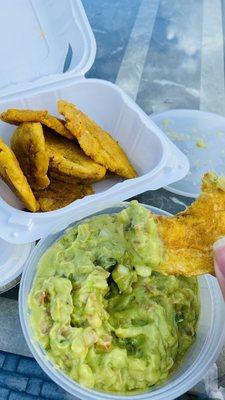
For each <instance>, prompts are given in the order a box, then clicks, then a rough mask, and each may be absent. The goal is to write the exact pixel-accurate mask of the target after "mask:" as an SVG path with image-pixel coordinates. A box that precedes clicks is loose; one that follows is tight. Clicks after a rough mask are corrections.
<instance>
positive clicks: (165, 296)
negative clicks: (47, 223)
mask: <svg viewBox="0 0 225 400" xmlns="http://www.w3.org/2000/svg"><path fill="white" fill-rule="evenodd" d="M162 260H163V246H162V243H161V241H160V238H159V236H158V232H157V224H156V222H155V221H154V220H153V218H152V217H151V214H150V213H149V212H148V211H147V210H146V209H145V208H144V207H143V206H141V205H139V204H138V203H137V202H131V203H130V206H129V207H128V208H127V209H124V210H123V211H122V212H120V213H118V214H111V215H100V216H97V217H94V218H92V219H89V220H86V221H85V222H83V223H81V224H80V225H78V226H76V227H73V228H71V229H69V230H68V231H67V232H66V233H65V234H64V235H63V236H62V237H61V238H60V239H59V240H58V241H57V242H56V243H55V244H54V245H53V246H52V247H51V248H50V249H49V250H48V251H46V253H45V254H44V255H43V256H42V258H41V260H40V262H39V266H38V271H37V274H36V277H35V280H34V283H33V287H32V290H31V293H30V295H29V307H30V318H31V324H32V328H33V331H34V334H35V337H36V339H37V340H38V341H39V342H40V343H41V344H42V345H43V347H44V348H45V349H46V352H47V354H48V356H49V357H50V358H51V359H52V360H53V362H55V364H56V365H57V366H58V367H59V368H60V369H61V370H62V371H64V372H65V373H66V374H68V375H69V376H70V377H71V378H72V379H74V380H75V381H77V382H79V383H80V384H81V385H83V386H86V387H89V388H96V389H99V390H104V391H114V392H129V391H134V390H135V391H139V390H140V391H142V390H145V389H147V388H148V387H150V386H152V385H155V384H158V383H160V382H161V381H163V380H165V379H166V378H167V377H168V375H169V373H170V371H171V369H172V368H174V366H176V364H177V363H178V362H179V361H180V360H181V358H182V357H183V355H184V354H185V352H186V351H187V350H188V348H189V347H190V346H191V344H192V343H193V341H194V339H195V335H196V325H197V321H198V315H199V300H198V284H197V280H196V279H195V278H185V277H175V276H166V275H162V274H161V273H160V272H159V271H160V263H161V262H162Z"/></svg>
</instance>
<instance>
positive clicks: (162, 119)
mask: <svg viewBox="0 0 225 400" xmlns="http://www.w3.org/2000/svg"><path fill="white" fill-rule="evenodd" d="M151 119H152V120H153V121H154V122H155V123H156V125H158V126H159V128H161V129H162V130H163V131H164V132H165V133H166V134H167V135H168V136H169V138H170V139H171V140H172V141H173V142H174V143H175V144H176V145H177V147H179V148H180V150H181V151H182V152H183V153H185V154H186V156H187V157H188V159H189V162H190V171H189V173H188V174H187V175H186V176H185V177H184V178H183V179H182V180H180V181H178V182H175V183H173V184H171V185H170V186H168V187H167V189H168V190H170V191H172V192H174V193H177V194H180V195H183V196H188V197H197V196H198V194H199V193H200V185H201V177H202V175H203V174H204V173H205V172H207V171H210V170H211V171H215V172H216V173H218V174H223V175H224V173H225V118H223V117H221V116H219V115H216V114H212V113H208V112H203V111H197V110H170V111H165V112H162V113H160V114H155V115H152V116H151Z"/></svg>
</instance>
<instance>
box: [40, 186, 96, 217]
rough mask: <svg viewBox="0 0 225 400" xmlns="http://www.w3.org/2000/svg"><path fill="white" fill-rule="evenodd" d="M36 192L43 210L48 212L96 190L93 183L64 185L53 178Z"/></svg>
mask: <svg viewBox="0 0 225 400" xmlns="http://www.w3.org/2000/svg"><path fill="white" fill-rule="evenodd" d="M34 193H35V197H36V198H37V200H38V202H39V204H40V208H41V211H45V212H46V211H53V210H57V209H58V208H62V207H65V206H67V205H68V204H70V203H72V202H73V201H75V200H77V199H81V198H83V197H84V196H87V195H90V194H93V193H94V192H93V188H92V186H91V185H82V184H80V185H79V184H77V185H73V184H70V183H64V184H63V185H62V183H61V182H60V181H57V180H51V183H50V185H49V186H48V187H47V188H46V189H44V190H39V191H35V192H34Z"/></svg>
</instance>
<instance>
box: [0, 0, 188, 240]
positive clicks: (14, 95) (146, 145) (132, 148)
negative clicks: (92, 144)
mask: <svg viewBox="0 0 225 400" xmlns="http://www.w3.org/2000/svg"><path fill="white" fill-rule="evenodd" d="M10 7H13V18H14V19H15V21H11V22H10V37H9V38H7V40H6V41H3V50H2V53H3V55H4V57H5V59H6V57H8V60H9V61H8V62H7V67H6V65H5V64H4V63H3V65H2V64H1V65H0V112H2V111H3V110H6V109H7V108H31V109H48V110H49V111H50V112H51V113H53V114H55V115H57V108H56V102H57V100H58V99H65V100H68V101H70V102H74V103H75V104H76V105H77V106H78V107H79V108H81V109H82V110H83V111H85V112H86V113H88V114H89V115H90V116H91V117H92V118H93V119H95V120H96V121H97V122H98V123H99V124H100V125H101V126H102V127H103V128H105V129H106V130H108V131H109V132H110V133H111V134H112V136H113V137H114V138H115V139H116V140H118V141H119V143H120V144H121V146H122V147H123V148H124V150H125V151H126V153H127V154H128V156H129V158H130V160H131V162H132V163H133V165H134V166H135V168H136V169H137V171H138V174H139V176H138V178H135V179H132V180H125V181H122V180H121V179H120V178H119V177H113V178H110V179H107V180H104V181H102V182H98V183H96V184H95V188H94V189H95V194H94V195H91V196H87V197H85V198H83V199H81V200H77V201H75V202H73V203H71V204H70V205H68V206H67V207H64V208H62V209H59V210H56V211H51V212H48V213H35V214H32V213H30V212H26V211H22V208H23V206H22V204H21V203H20V202H19V201H18V200H17V199H16V197H15V195H14V194H13V193H12V192H11V190H10V189H8V188H7V186H6V185H5V184H4V183H1V185H0V195H1V199H0V227H1V229H0V237H2V238H3V239H4V240H6V241H8V242H11V243H17V244H18V243H20V244H21V243H28V242H33V241H35V240H37V239H40V238H42V237H45V236H46V234H47V232H49V231H50V230H51V229H52V228H53V226H54V224H55V222H56V221H60V220H63V221H64V223H65V225H66V223H67V219H68V218H70V216H71V214H73V215H74V216H75V217H76V219H77V218H78V219H80V218H83V217H85V216H87V215H88V214H90V213H93V212H95V211H98V209H99V204H100V203H101V202H102V201H104V202H106V201H111V200H112V199H113V200H114V201H122V200H125V199H127V198H129V197H131V196H134V195H137V194H139V193H141V192H144V191H146V190H155V189H158V188H160V187H162V186H166V185H169V184H170V183H172V182H174V181H177V180H179V179H181V178H182V177H184V176H185V175H186V174H187V172H188V169H189V163H188V160H187V158H186V156H185V155H184V154H183V153H182V152H181V151H180V150H178V148H177V147H176V146H175V145H174V144H173V143H172V142H171V141H170V140H169V139H168V138H167V137H166V135H164V134H163V133H162V131H161V130H160V129H159V128H158V127H157V126H156V125H155V124H154V123H153V122H152V121H151V120H150V119H149V118H148V117H147V115H146V114H145V113H144V112H143V111H142V110H141V109H140V108H139V107H138V106H137V105H136V104H135V103H134V102H133V101H132V100H131V99H130V98H129V97H128V96H127V95H126V94H125V93H124V92H123V91H122V90H121V89H119V88H118V87H117V86H115V85H114V84H112V83H109V82H106V81H103V80H99V79H85V78H84V74H85V72H87V71H88V69H89V68H90V67H91V65H92V63H93V61H94V58H95V53H96V44H95V40H94V36H93V34H92V31H91V28H90V26H89V23H88V20H87V18H86V15H85V13H84V10H83V7H82V4H81V2H80V0H68V1H55V2H54V1H51V0H46V1H38V2H37V1H33V0H29V1H28V0H15V1H13V0H9V1H8V2H7V3H5V4H4V7H3V12H1V15H0V26H1V23H2V24H3V26H5V24H6V22H7V15H10V14H9V13H10ZM8 31H9V30H8V29H7V32H8ZM10 45H11V46H10ZM12 46H13V49H14V50H15V51H14V52H11V48H12ZM15 52H16V54H15ZM12 53H13V55H12ZM63 71H64V72H63ZM14 129H15V128H14V126H12V125H8V124H6V123H3V122H0V132H1V136H2V137H3V138H4V139H5V140H6V142H7V143H9V141H10V136H11V135H12V132H13V130H14Z"/></svg>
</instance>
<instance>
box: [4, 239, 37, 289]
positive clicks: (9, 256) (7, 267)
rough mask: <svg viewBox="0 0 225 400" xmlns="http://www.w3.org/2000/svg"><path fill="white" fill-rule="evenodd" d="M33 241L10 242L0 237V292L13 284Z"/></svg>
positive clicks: (32, 245)
mask: <svg viewBox="0 0 225 400" xmlns="http://www.w3.org/2000/svg"><path fill="white" fill-rule="evenodd" d="M33 247H34V243H27V244H19V245H17V244H12V243H8V242H6V241H5V240H3V239H1V238H0V292H4V291H6V290H8V289H10V288H11V287H12V286H14V282H16V279H17V278H18V277H19V276H20V275H21V273H22V270H23V266H24V263H25V261H26V260H27V258H28V256H29V254H30V252H31V250H32V249H33Z"/></svg>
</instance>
